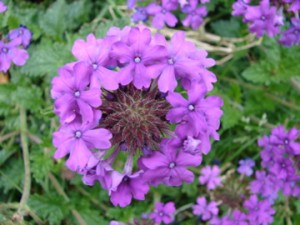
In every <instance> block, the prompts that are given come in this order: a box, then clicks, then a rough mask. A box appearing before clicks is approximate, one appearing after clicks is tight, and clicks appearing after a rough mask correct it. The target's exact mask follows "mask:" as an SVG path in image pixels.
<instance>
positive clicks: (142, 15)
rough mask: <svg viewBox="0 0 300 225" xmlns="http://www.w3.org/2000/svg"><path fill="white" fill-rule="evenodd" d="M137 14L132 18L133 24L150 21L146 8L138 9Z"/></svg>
mask: <svg viewBox="0 0 300 225" xmlns="http://www.w3.org/2000/svg"><path fill="white" fill-rule="evenodd" d="M135 10H136V11H135V13H134V14H133V15H132V16H131V19H132V21H133V22H135V23H138V22H140V21H142V22H145V21H147V20H148V13H147V10H146V7H137V8H136V9H135Z"/></svg>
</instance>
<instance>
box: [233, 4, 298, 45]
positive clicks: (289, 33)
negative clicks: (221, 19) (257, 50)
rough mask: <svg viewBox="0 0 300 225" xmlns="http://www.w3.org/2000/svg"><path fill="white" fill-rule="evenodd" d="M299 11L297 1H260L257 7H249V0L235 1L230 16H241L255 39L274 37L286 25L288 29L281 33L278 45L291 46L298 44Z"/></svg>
mask: <svg viewBox="0 0 300 225" xmlns="http://www.w3.org/2000/svg"><path fill="white" fill-rule="evenodd" d="M299 9H300V1H299V0H277V1H270V0H260V1H259V4H258V5H251V0H237V1H236V2H235V3H234V4H233V12H232V15H233V16H243V21H244V22H245V23H247V24H248V25H249V30H250V31H251V32H252V33H254V34H255V35H256V36H257V37H261V36H263V35H268V36H269V37H274V36H276V35H278V34H280V33H281V30H280V29H281V28H282V27H283V26H284V25H287V26H288V27H289V28H288V29H287V30H285V31H284V32H282V33H281V37H280V40H279V43H280V44H282V45H285V46H292V45H298V44H300V20H299ZM289 21H290V22H289Z"/></svg>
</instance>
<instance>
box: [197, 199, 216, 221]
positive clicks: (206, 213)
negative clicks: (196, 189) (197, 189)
mask: <svg viewBox="0 0 300 225" xmlns="http://www.w3.org/2000/svg"><path fill="white" fill-rule="evenodd" d="M218 212H219V209H218V204H217V203H216V202H215V201H212V202H209V203H208V202H207V200H206V198H205V197H199V198H198V199H197V204H196V205H194V206H193V214H194V215H196V216H201V219H202V220H203V221H207V220H211V219H212V218H214V217H215V216H217V215H218Z"/></svg>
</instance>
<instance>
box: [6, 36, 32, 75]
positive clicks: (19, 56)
mask: <svg viewBox="0 0 300 225" xmlns="http://www.w3.org/2000/svg"><path fill="white" fill-rule="evenodd" d="M19 45H20V39H15V40H12V41H10V42H9V43H4V42H2V41H0V71H2V72H5V73H6V72H7V71H8V70H9V68H10V66H11V63H12V62H13V63H14V64H15V65H17V66H23V65H24V64H25V63H26V61H27V59H28V58H29V55H28V53H27V51H26V50H24V49H21V48H19Z"/></svg>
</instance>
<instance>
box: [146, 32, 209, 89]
mask: <svg viewBox="0 0 300 225" xmlns="http://www.w3.org/2000/svg"><path fill="white" fill-rule="evenodd" d="M155 43H157V44H160V45H163V46H166V48H167V51H168V56H167V57H166V58H165V60H164V61H162V63H160V64H158V65H156V66H153V67H152V73H154V74H155V76H159V78H158V87H159V90H160V91H161V92H167V91H174V89H175V87H176V86H177V79H182V78H188V79H189V80H195V79H197V75H198V74H199V73H197V72H198V71H199V72H200V68H201V65H199V62H203V61H204V60H197V59H195V60H194V59H191V58H190V57H189V55H190V54H191V55H192V54H193V53H196V48H195V46H194V44H192V43H191V42H187V41H186V40H185V34H184V32H176V33H175V34H174V35H173V36H172V38H171V41H170V44H167V41H166V39H165V38H164V36H162V35H159V34H157V35H156V36H155ZM198 79H199V78H198Z"/></svg>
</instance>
